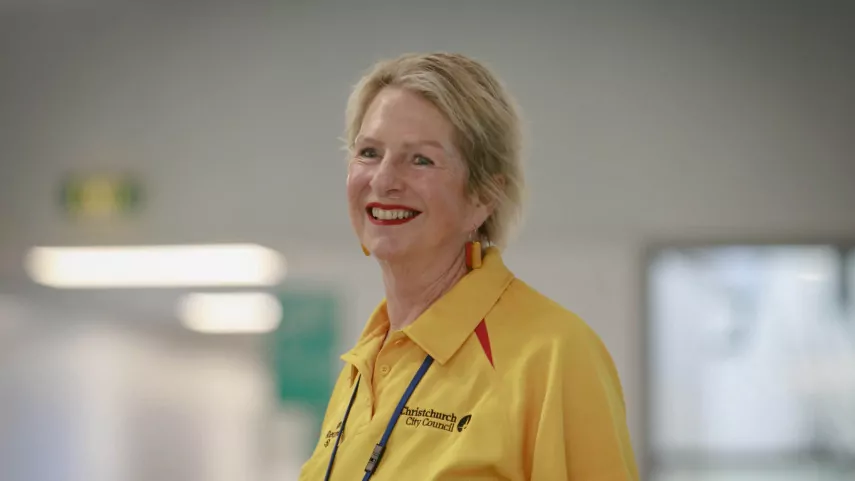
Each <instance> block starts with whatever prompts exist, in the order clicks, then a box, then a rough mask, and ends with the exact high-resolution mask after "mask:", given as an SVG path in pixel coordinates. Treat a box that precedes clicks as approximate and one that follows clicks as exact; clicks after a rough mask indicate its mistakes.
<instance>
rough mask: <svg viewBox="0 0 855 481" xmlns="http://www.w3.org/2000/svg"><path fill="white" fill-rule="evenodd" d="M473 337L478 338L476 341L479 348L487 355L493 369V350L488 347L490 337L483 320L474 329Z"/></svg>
mask: <svg viewBox="0 0 855 481" xmlns="http://www.w3.org/2000/svg"><path fill="white" fill-rule="evenodd" d="M475 335H476V336H477V337H478V341H480V342H481V348H482V349H484V354H486V355H487V360H488V361H490V365H491V366H493V368H495V367H496V365H495V364H493V348H492V347H491V346H490V335H489V334H488V333H487V323H486V322H484V319H481V322H479V323H478V327H476V328H475Z"/></svg>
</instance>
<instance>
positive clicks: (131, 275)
mask: <svg viewBox="0 0 855 481" xmlns="http://www.w3.org/2000/svg"><path fill="white" fill-rule="evenodd" d="M25 268H26V270H27V273H28V274H29V275H30V277H31V278H32V279H33V281H35V282H37V283H39V284H43V285H47V286H51V287H57V288H99V289H104V288H122V287H137V288H140V287H211V286H271V285H275V284H278V283H279V282H281V281H282V279H283V278H284V277H285V260H284V258H283V257H282V256H281V255H280V254H278V253H277V252H275V251H273V250H271V249H268V248H266V247H262V246H259V245H254V244H219V245H183V246H180V245H176V246H129V247H34V248H33V249H31V250H30V252H29V253H28V255H27V257H26V260H25Z"/></svg>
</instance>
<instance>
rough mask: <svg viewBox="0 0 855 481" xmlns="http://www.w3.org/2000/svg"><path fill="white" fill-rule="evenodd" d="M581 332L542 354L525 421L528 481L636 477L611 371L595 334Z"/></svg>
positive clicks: (629, 479)
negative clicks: (541, 382)
mask: <svg viewBox="0 0 855 481" xmlns="http://www.w3.org/2000/svg"><path fill="white" fill-rule="evenodd" d="M582 331H583V332H579V333H578V334H579V335H578V336H572V339H569V340H566V339H565V340H555V341H554V344H553V345H552V346H551V349H548V352H547V353H545V355H546V356H548V360H546V359H545V360H546V361H547V362H546V365H547V366H548V369H546V371H547V373H546V379H545V387H543V388H542V389H539V390H538V391H540V396H538V397H539V398H540V399H538V402H537V403H536V404H537V405H538V408H539V409H538V412H532V413H531V417H530V418H529V421H530V422H529V423H527V424H528V425H529V433H528V436H527V438H528V439H529V443H528V444H529V446H527V451H529V452H528V453H526V457H527V458H528V460H527V461H528V462H527V464H529V467H530V471H529V472H530V479H531V481H547V480H548V481H638V469H637V467H636V463H635V457H634V454H633V451H632V445H631V443H630V436H629V430H628V428H627V424H626V408H625V404H624V399H623V391H622V389H621V385H620V380H619V378H618V374H617V370H616V369H615V366H614V362H613V361H612V358H611V356H610V355H609V353H608V351H607V350H606V348H605V346H604V345H603V343H602V341H601V340H600V338H599V337H598V336H597V335H596V334H595V333H594V332H593V331H591V330H590V329H589V328H587V326H585V329H583V330H582ZM540 377H541V379H543V374H541V376H540Z"/></svg>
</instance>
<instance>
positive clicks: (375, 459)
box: [324, 355, 433, 481]
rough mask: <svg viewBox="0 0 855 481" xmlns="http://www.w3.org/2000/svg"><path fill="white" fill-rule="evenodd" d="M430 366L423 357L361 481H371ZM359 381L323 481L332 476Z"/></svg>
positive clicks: (428, 357)
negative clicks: (402, 412) (390, 438)
mask: <svg viewBox="0 0 855 481" xmlns="http://www.w3.org/2000/svg"><path fill="white" fill-rule="evenodd" d="M431 364H433V358H432V357H430V355H428V356H427V357H425V360H424V361H423V362H422V365H421V367H419V370H418V371H416V374H415V375H414V376H413V380H412V381H410V385H409V386H407V390H406V391H404V395H403V396H401V400H400V401H398V407H397V408H395V412H393V413H392V417H391V418H390V419H389V424H387V425H386V431H385V432H383V437H381V438H380V442H379V443H377V445H376V446H374V451H373V452H372V453H371V457H370V458H368V464H367V465H366V466H365V476H364V477H363V478H362V481H368V480H369V479H371V476H372V475H374V471H376V470H377V465H379V464H380V458H382V457H383V452H384V451H385V450H386V443H388V442H389V436H391V435H392V430H393V429H395V424H397V423H398V418H399V417H401V411H403V410H404V406H406V405H407V401H409V400H410V396H412V395H413V391H415V390H416V386H418V385H419V383H420V382H421V381H422V378H423V377H425V373H426V372H427V370H428V368H429V367H430V365H431ZM361 380H362V377H361V376H360V378H359V379H357V380H356V386H354V388H353V394H351V395H350V402H348V403H347V409H346V410H345V411H344V418H343V419H342V420H341V427H340V428H339V430H338V436H336V438H335V445H333V449H332V454H330V464H329V466H327V474H326V475H325V476H324V481H329V479H330V474H332V467H333V463H334V462H335V455H336V453H338V443H339V441H340V440H341V433H343V432H344V427H345V425H347V418H348V416H350V408H352V407H353V401H355V400H356V392H357V391H358V390H359V381H361Z"/></svg>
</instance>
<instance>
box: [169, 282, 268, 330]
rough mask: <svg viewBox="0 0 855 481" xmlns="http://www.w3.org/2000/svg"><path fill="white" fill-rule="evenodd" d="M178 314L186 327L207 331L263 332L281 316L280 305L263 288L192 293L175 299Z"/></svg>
mask: <svg viewBox="0 0 855 481" xmlns="http://www.w3.org/2000/svg"><path fill="white" fill-rule="evenodd" d="M177 314H178V317H179V319H181V323H182V324H183V325H184V326H185V327H186V328H188V329H190V330H193V331H197V332H204V333H209V334H234V333H265V332H271V331H274V330H275V329H276V328H277V327H278V326H279V323H280V321H281V319H282V305H281V304H280V303H279V301H278V300H277V299H276V298H275V297H273V296H272V295H270V294H265V293H262V292H239V293H194V294H187V295H185V296H184V297H182V298H181V299H180V300H179V302H178V309H177Z"/></svg>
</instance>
